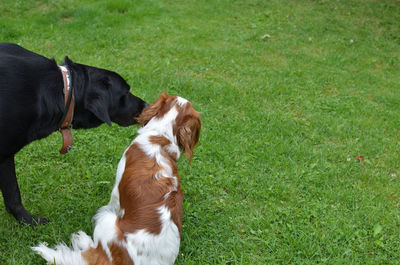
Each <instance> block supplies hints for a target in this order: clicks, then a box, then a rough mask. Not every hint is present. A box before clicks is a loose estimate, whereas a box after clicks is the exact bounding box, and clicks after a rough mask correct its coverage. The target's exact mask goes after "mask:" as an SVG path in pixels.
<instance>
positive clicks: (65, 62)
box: [63, 56, 73, 66]
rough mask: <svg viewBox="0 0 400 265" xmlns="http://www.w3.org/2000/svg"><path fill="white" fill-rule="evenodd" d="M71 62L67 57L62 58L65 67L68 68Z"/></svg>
mask: <svg viewBox="0 0 400 265" xmlns="http://www.w3.org/2000/svg"><path fill="white" fill-rule="evenodd" d="M72 63H73V62H72V61H71V60H70V59H69V58H68V56H65V58H64V63H63V64H65V65H66V66H70V65H71V64H72Z"/></svg>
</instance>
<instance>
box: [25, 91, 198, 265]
mask: <svg viewBox="0 0 400 265" xmlns="http://www.w3.org/2000/svg"><path fill="white" fill-rule="evenodd" d="M138 122H139V124H141V125H143V127H142V128H140V129H139V130H138V134H139V135H138V136H137V137H136V139H134V140H133V142H132V144H131V145H130V146H129V147H128V148H127V149H126V150H125V152H124V154H123V156H122V158H121V160H120V162H119V164H118V169H117V174H116V181H115V185H114V188H113V191H112V193H111V199H110V202H109V203H108V205H106V206H103V207H102V208H100V209H99V211H98V213H97V214H96V215H95V217H94V220H95V228H94V233H93V239H92V238H90V237H89V236H88V235H87V234H86V233H85V232H83V231H80V232H78V233H77V234H74V235H72V238H71V241H72V248H69V247H67V246H66V245H65V244H59V245H58V246H56V247H55V249H51V248H48V247H46V246H45V245H43V244H40V245H39V246H37V247H33V248H32V249H33V250H34V251H36V252H37V253H38V254H40V255H41V256H42V257H43V258H44V259H46V260H47V261H48V262H49V263H51V264H52V263H54V262H55V263H56V264H60V265H61V264H64V265H67V264H68V265H81V264H82V265H94V264H97V265H117V264H118V265H122V264H124V265H125V264H126V265H132V264H134V265H139V264H146V265H149V264H173V263H174V262H175V259H176V257H177V255H178V252H179V245H180V233H181V229H182V199H183V192H182V190H181V188H180V178H179V175H178V169H177V164H176V162H177V160H178V159H179V156H180V152H181V151H182V152H183V153H185V154H186V157H187V158H188V160H189V161H191V159H192V156H193V149H194V147H195V145H196V144H197V142H198V140H199V136H200V128H201V121H200V118H199V113H198V112H197V111H195V110H194V108H193V106H192V104H191V103H190V102H189V101H187V100H186V99H183V98H181V97H173V96H169V95H167V94H165V93H164V94H163V95H161V97H160V98H159V99H158V100H156V101H155V102H154V103H153V104H152V105H151V106H150V107H147V108H146V109H145V110H144V111H143V112H142V114H141V115H140V117H139V118H138Z"/></svg>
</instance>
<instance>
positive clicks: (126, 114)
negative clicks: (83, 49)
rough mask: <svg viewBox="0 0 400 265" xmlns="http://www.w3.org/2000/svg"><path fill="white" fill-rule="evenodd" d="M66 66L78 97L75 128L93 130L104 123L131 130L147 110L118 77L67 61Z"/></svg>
mask: <svg viewBox="0 0 400 265" xmlns="http://www.w3.org/2000/svg"><path fill="white" fill-rule="evenodd" d="M64 64H65V65H66V66H67V67H68V69H69V70H70V72H71V78H72V86H73V89H74V94H75V113H74V119H73V127H74V128H76V129H79V128H93V127H96V126H99V125H100V124H101V123H103V122H105V123H107V124H108V125H110V126H111V122H115V123H117V124H118V125H121V126H129V125H132V124H134V123H136V119H135V118H136V117H138V116H139V115H140V113H141V112H142V110H143V109H144V108H145V107H146V106H148V104H147V103H146V102H144V101H143V100H142V99H140V98H138V97H136V96H134V95H132V94H131V93H130V92H129V89H130V87H129V85H128V84H127V83H126V81H125V80H124V79H123V78H122V77H121V76H120V75H118V74H117V73H115V72H112V71H108V70H105V69H100V68H96V67H92V66H87V65H83V64H77V63H74V62H72V61H71V60H70V59H69V58H68V57H65V63H64Z"/></svg>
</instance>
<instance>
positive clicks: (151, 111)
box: [136, 92, 169, 126]
mask: <svg viewBox="0 0 400 265" xmlns="http://www.w3.org/2000/svg"><path fill="white" fill-rule="evenodd" d="M168 97H169V96H168V95H167V93H165V92H164V93H162V94H161V96H160V97H159V98H158V99H157V100H156V101H155V102H154V103H153V104H151V105H150V106H149V107H147V108H145V109H144V110H143V111H142V114H140V116H139V117H137V118H136V121H137V122H138V124H139V125H140V126H145V125H146V124H147V123H148V122H149V121H150V120H151V119H152V118H153V117H156V116H157V115H158V114H159V113H160V110H161V109H162V108H163V106H164V105H165V101H166V100H167V99H168Z"/></svg>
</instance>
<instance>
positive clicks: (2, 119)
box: [0, 43, 147, 224]
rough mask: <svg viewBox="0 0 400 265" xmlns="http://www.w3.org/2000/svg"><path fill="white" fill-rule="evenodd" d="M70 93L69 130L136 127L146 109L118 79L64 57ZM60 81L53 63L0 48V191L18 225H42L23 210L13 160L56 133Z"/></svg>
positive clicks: (12, 46) (8, 46) (11, 48)
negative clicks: (72, 105) (72, 96)
mask: <svg viewBox="0 0 400 265" xmlns="http://www.w3.org/2000/svg"><path fill="white" fill-rule="evenodd" d="M64 65H65V66H66V67H67V68H68V70H69V71H70V74H71V80H72V86H73V88H74V94H75V110H74V118H73V121H72V125H73V128H74V129H80V128H83V129H88V128H93V127H96V126H99V125H100V124H102V123H103V122H105V123H107V124H108V125H111V122H116V123H117V124H119V125H121V126H129V125H131V124H134V123H136V122H135V119H134V118H135V117H137V116H138V115H139V114H140V113H141V112H142V110H143V108H144V107H145V106H146V105H147V103H145V102H144V101H143V100H141V99H140V98H138V97H136V96H134V95H132V94H131V93H129V85H128V84H127V83H126V82H125V80H124V79H123V78H122V77H121V76H119V75H118V74H116V73H114V72H111V71H108V70H104V69H99V68H95V67H91V66H87V65H83V64H78V63H74V62H72V61H71V60H70V59H69V58H68V57H66V58H65V62H64ZM63 86H64V84H63V78H62V75H61V72H60V70H59V68H58V66H57V64H56V62H55V61H54V60H50V59H48V58H46V57H43V56H41V55H39V54H36V53H33V52H31V51H28V50H26V49H24V48H22V47H20V46H18V45H16V44H11V43H0V188H1V191H2V193H3V197H4V203H5V206H6V210H7V211H8V212H9V213H11V214H12V215H14V217H15V218H16V219H17V220H18V221H20V222H23V223H27V224H36V223H45V222H47V220H46V219H44V218H39V217H32V216H31V215H30V214H29V213H28V212H27V211H26V210H25V208H24V206H23V205H22V202H21V196H20V192H19V188H18V183H17V178H16V175H15V166H14V155H15V154H16V153H17V152H18V151H19V150H20V149H21V148H23V147H24V146H25V145H27V144H29V143H30V142H32V141H34V140H37V139H41V138H43V137H46V136H48V135H50V134H51V133H53V132H54V131H56V130H58V126H59V124H60V123H61V119H62V117H63V114H64V112H65V107H64V94H63Z"/></svg>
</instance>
